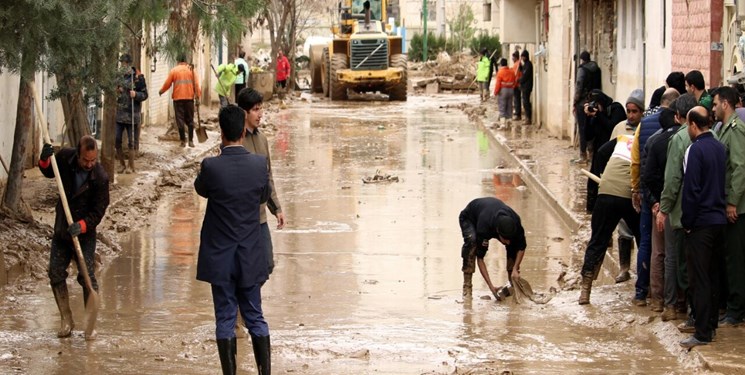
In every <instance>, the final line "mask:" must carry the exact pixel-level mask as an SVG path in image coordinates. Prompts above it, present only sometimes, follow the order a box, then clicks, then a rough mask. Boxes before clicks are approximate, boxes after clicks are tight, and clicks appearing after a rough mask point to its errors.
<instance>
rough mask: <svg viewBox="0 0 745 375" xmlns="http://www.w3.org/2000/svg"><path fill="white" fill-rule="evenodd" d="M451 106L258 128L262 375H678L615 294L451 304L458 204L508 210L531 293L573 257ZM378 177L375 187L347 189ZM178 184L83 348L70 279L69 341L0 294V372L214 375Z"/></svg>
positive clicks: (193, 199)
mask: <svg viewBox="0 0 745 375" xmlns="http://www.w3.org/2000/svg"><path fill="white" fill-rule="evenodd" d="M464 101H473V102H476V101H478V96H473V95H471V96H466V95H438V96H434V97H422V96H414V97H410V98H409V101H408V102H404V103H387V102H345V103H343V104H339V103H336V102H334V103H329V102H321V103H313V104H309V103H305V102H298V103H294V104H292V105H291V106H289V107H288V108H287V109H285V110H282V111H280V112H279V113H277V114H274V115H273V116H272V117H271V122H272V124H273V125H274V127H275V131H274V134H273V135H272V136H270V137H269V140H270V146H271V152H272V165H273V168H274V174H275V176H274V178H275V183H276V185H277V188H278V192H279V199H280V201H281V203H282V207H283V211H284V213H285V217H286V218H287V220H288V224H287V225H286V227H285V228H284V229H282V230H274V229H273V230H272V238H273V243H274V252H275V262H276V268H275V270H274V273H273V274H272V275H271V277H270V280H269V281H268V282H267V283H266V284H265V286H264V288H263V289H262V294H263V301H264V313H265V317H266V319H267V321H268V323H269V326H270V331H271V336H272V363H273V367H274V371H275V373H295V374H367V373H378V374H425V373H426V374H431V373H434V374H452V373H457V374H461V373H469V374H495V373H497V374H498V373H501V372H502V371H512V372H513V373H516V374H522V373H535V374H546V373H575V374H576V373H587V374H596V373H599V372H604V373H624V374H625V373H630V372H632V373H679V372H689V371H690V369H685V368H684V367H683V365H682V364H680V363H679V362H678V359H677V357H676V356H675V355H672V354H670V352H669V351H668V350H666V349H665V347H663V346H662V345H661V344H659V342H658V340H657V338H656V337H655V336H654V335H653V334H652V333H651V332H650V330H649V329H647V327H645V325H646V324H647V322H639V321H638V320H639V317H638V315H634V314H631V313H630V312H629V311H628V310H629V307H628V303H624V302H622V301H625V300H626V299H627V297H629V298H630V296H631V293H630V292H629V291H630V290H631V289H632V287H633V286H632V284H630V283H627V284H624V285H619V286H616V285H614V286H608V287H601V288H597V289H596V290H593V305H589V306H577V304H576V298H577V296H578V293H579V292H578V291H576V290H566V291H564V290H561V291H559V292H558V294H556V296H555V297H554V298H553V299H552V300H551V301H550V302H549V303H547V304H545V305H538V304H534V303H532V302H529V301H523V302H522V303H521V304H516V303H515V301H513V299H512V298H510V299H509V300H508V301H506V302H500V303H498V302H495V301H494V299H493V297H492V296H491V293H489V291H488V288H487V287H486V284H485V283H484V282H483V279H482V278H481V277H480V276H479V275H478V273H477V274H476V276H474V292H473V297H472V298H471V299H465V300H464V298H463V297H462V296H461V285H462V273H461V272H460V267H461V258H460V247H461V243H462V239H461V235H460V230H459V227H458V220H457V217H458V213H459V212H460V210H461V209H463V207H464V206H465V205H466V204H467V203H468V202H469V201H470V200H471V199H473V198H476V197H481V196H497V197H498V198H500V199H502V200H504V201H505V202H507V204H509V205H510V206H511V207H513V208H514V209H515V211H516V212H518V213H519V214H520V215H521V218H522V221H523V225H524V226H525V228H526V236H527V242H528V248H527V250H526V253H525V260H524V261H523V263H522V268H521V275H522V277H524V278H525V279H527V280H528V281H530V283H531V285H532V286H533V289H534V290H536V291H541V292H547V293H548V291H549V289H550V288H552V287H554V288H557V289H558V288H559V285H558V284H557V281H556V280H557V278H558V277H559V275H560V274H561V273H562V272H568V273H569V274H572V273H573V272H574V274H576V267H577V265H576V263H577V261H578V258H579V257H580V256H581V254H580V253H578V251H577V250H576V249H575V250H573V247H572V237H573V233H571V231H570V230H569V228H568V227H566V226H565V225H564V224H563V223H562V221H561V220H560V219H559V217H558V215H557V214H556V213H555V212H554V211H552V210H551V209H550V208H549V207H548V205H547V204H546V203H545V202H544V201H543V200H542V199H541V198H540V197H539V195H538V194H536V193H535V192H533V191H531V190H530V189H528V188H527V187H526V186H525V185H524V184H523V183H522V182H521V180H520V177H519V175H518V174H517V173H515V171H516V170H515V169H514V168H515V166H514V165H511V164H510V163H511V160H512V159H511V158H510V157H508V155H504V154H500V152H499V151H498V149H497V148H496V147H494V145H493V143H492V142H493V140H492V139H491V138H490V137H489V136H488V135H487V134H485V132H484V131H483V130H482V129H478V128H477V127H476V126H474V125H473V124H471V123H469V121H468V120H467V118H466V116H465V115H464V114H463V112H462V111H460V110H457V109H454V108H453V109H448V108H443V107H447V106H453V107H454V106H456V105H457V104H459V103H462V102H464ZM496 167H502V169H503V171H502V172H501V173H497V174H495V171H494V169H495V168H496ZM376 173H379V174H380V175H383V176H389V178H384V179H383V180H382V181H372V182H373V183H365V182H363V179H366V178H370V177H373V176H374V175H376ZM394 177H395V178H394ZM192 181H193V179H190V180H188V181H187V182H186V183H185V184H184V185H183V186H182V188H181V189H180V190H179V191H178V192H177V193H176V194H175V195H172V196H170V197H167V198H166V199H164V200H163V201H162V202H161V204H160V206H159V208H158V209H157V210H156V211H155V213H154V214H153V216H152V217H151V218H150V220H151V225H150V226H149V227H147V228H146V229H142V230H139V231H134V232H131V233H130V234H129V235H127V236H125V237H124V239H125V240H124V241H123V242H122V243H121V247H122V252H121V255H120V256H118V257H117V258H116V259H115V260H114V261H112V262H111V264H110V265H109V266H108V267H107V268H106V269H105V270H103V272H101V274H100V277H99V284H100V288H101V289H100V294H101V307H100V311H99V320H98V324H97V329H98V339H97V340H96V341H92V342H86V341H84V340H83V337H82V335H83V334H82V331H81V330H80V329H81V327H82V320H83V302H82V292H81V289H80V287H79V286H77V285H76V284H72V283H75V281H74V277H71V278H69V279H68V284H70V285H71V293H72V298H71V303H72V305H73V314H74V317H75V318H76V322H77V323H78V326H77V327H76V329H75V332H74V334H73V337H72V338H67V339H58V338H57V337H56V335H55V332H56V329H57V326H58V324H59V314H58V312H57V308H56V305H55V304H54V299H53V297H52V293H51V291H50V289H49V287H48V286H43V287H39V288H37V290H36V291H35V292H25V293H24V292H23V290H21V291H20V292H18V291H16V292H15V293H6V292H3V294H2V295H0V298H1V299H2V301H3V302H2V304H0V309H1V310H2V313H1V314H0V373H28V374H76V373H79V374H162V373H179V374H214V373H218V371H219V366H220V365H219V359H218V356H217V349H216V345H215V341H214V318H213V310H212V299H211V294H210V289H209V285H208V284H206V283H202V282H198V281H196V280H195V274H196V260H197V250H198V246H199V229H200V228H201V223H202V218H203V211H204V208H205V206H206V201H205V200H203V199H201V198H199V197H198V196H197V195H196V194H195V193H194V192H193V188H192V186H191V182H192ZM269 224H270V226H271V227H272V228H273V227H274V226H275V225H276V221H275V220H274V218H273V217H271V216H270V218H269ZM486 262H487V265H488V267H489V270H490V273H491V277H492V280H493V281H494V283H495V284H496V285H501V284H504V283H505V282H506V280H507V274H506V272H505V271H504V269H505V251H504V247H503V246H502V245H501V244H499V243H498V242H496V241H492V243H491V244H490V251H489V252H488V253H487V256H486ZM573 268H574V269H573ZM40 283H41V284H45V283H46V280H42V281H40ZM603 284H608V282H607V281H606V282H604V283H603ZM238 368H239V372H242V373H254V372H255V364H254V360H253V355H252V351H251V347H250V339H240V340H239V343H238Z"/></svg>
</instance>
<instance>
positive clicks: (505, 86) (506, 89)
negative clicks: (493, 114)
mask: <svg viewBox="0 0 745 375" xmlns="http://www.w3.org/2000/svg"><path fill="white" fill-rule="evenodd" d="M514 90H515V73H514V72H513V71H512V69H510V68H509V67H508V66H507V59H501V60H499V71H498V72H497V84H496V86H494V96H496V97H497V103H498V105H499V120H500V122H501V123H502V124H503V125H504V124H505V123H506V121H507V120H511V119H512V101H513V99H512V97H513V95H514V94H515V91H514Z"/></svg>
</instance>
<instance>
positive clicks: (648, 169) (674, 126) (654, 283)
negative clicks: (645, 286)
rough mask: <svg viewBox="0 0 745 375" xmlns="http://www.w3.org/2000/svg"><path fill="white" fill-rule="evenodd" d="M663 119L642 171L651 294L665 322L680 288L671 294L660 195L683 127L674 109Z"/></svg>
mask: <svg viewBox="0 0 745 375" xmlns="http://www.w3.org/2000/svg"><path fill="white" fill-rule="evenodd" d="M670 105H671V107H675V101H673V102H672V103H671V104H670ZM659 120H660V125H661V129H660V131H659V132H658V133H656V134H654V135H652V136H651V137H649V139H648V140H647V144H646V145H645V146H644V148H645V152H644V154H646V161H645V162H644V167H643V168H642V173H641V181H642V182H641V185H642V186H644V188H645V189H647V195H646V197H647V200H648V205H649V207H650V211H651V214H652V222H651V225H652V228H650V230H651V232H652V257H651V260H650V267H649V291H650V296H651V298H652V310H653V311H654V312H663V314H662V319H663V321H667V320H670V319H674V318H675V315H676V313H675V309H674V308H672V309H671V310H670V311H669V312H667V313H665V312H666V311H667V310H665V307H664V306H668V305H674V304H675V301H676V298H677V288H676V287H675V285H674V284H672V289H671V290H670V291H669V294H668V290H667V289H666V285H667V284H666V283H667V280H666V275H665V240H666V239H665V233H664V231H659V230H657V228H656V226H655V220H656V218H657V213H658V212H659V210H660V195H661V194H662V187H663V185H664V183H665V181H664V179H665V162H666V161H667V145H668V142H669V141H670V137H672V136H673V134H675V132H676V131H677V130H678V128H680V125H679V124H678V123H676V122H675V110H673V109H671V108H662V109H661V110H660V116H659ZM657 301H659V302H657ZM658 303H659V304H662V306H663V309H662V310H660V309H659V308H658V307H657V306H658ZM670 313H672V316H670V315H669V314H670Z"/></svg>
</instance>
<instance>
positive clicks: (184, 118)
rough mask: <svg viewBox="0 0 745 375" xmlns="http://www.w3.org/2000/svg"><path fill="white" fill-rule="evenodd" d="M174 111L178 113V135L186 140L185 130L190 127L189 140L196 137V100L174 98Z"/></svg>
mask: <svg viewBox="0 0 745 375" xmlns="http://www.w3.org/2000/svg"><path fill="white" fill-rule="evenodd" d="M173 112H174V113H175V115H176V125H177V126H178V137H179V139H180V140H182V141H184V140H186V139H185V136H184V132H185V131H186V129H184V128H188V130H189V141H191V140H192V139H194V100H192V99H186V100H174V101H173Z"/></svg>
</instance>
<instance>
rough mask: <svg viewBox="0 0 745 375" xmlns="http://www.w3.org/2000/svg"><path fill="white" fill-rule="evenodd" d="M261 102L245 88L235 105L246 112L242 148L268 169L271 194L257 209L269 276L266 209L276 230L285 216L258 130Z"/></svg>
mask: <svg viewBox="0 0 745 375" xmlns="http://www.w3.org/2000/svg"><path fill="white" fill-rule="evenodd" d="M262 102H263V98H262V96H261V94H259V93H258V91H256V90H254V89H252V88H245V89H243V90H241V92H240V93H239V94H238V103H237V104H238V106H239V107H241V109H243V110H244V111H246V120H245V124H244V125H245V134H244V138H243V147H245V148H246V149H247V150H248V151H249V152H251V153H253V154H257V155H261V156H263V157H265V158H266V164H267V168H268V169H269V187H270V188H271V194H270V195H269V199H267V201H266V203H262V204H261V207H260V208H259V214H260V215H261V216H260V219H259V223H260V224H261V233H262V236H263V238H264V242H266V245H265V246H266V250H267V269H268V274H269V275H271V274H272V271H273V270H274V247H273V246H272V234H271V231H270V230H269V224H267V220H266V209H267V207H268V208H269V212H271V213H272V215H274V216H275V217H276V218H277V229H282V228H284V226H285V215H284V213H282V206H281V205H280V204H279V198H278V197H277V188H276V187H275V186H274V175H273V171H272V157H271V156H270V155H269V142H268V141H267V139H266V136H265V135H264V133H262V132H261V131H260V130H259V124H260V123H261V116H262V115H263V109H262V106H261V104H262Z"/></svg>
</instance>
